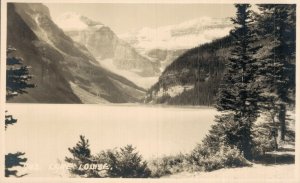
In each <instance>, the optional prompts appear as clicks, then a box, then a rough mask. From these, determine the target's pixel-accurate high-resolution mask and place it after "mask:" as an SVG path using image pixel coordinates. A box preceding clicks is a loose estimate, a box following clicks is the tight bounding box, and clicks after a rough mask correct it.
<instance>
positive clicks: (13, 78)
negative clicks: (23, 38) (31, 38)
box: [6, 46, 35, 99]
mask: <svg viewBox="0 0 300 183" xmlns="http://www.w3.org/2000/svg"><path fill="white" fill-rule="evenodd" d="M15 51H16V49H15V48H13V47H10V46H9V47H8V48H7V60H6V99H10V98H12V97H14V96H17V95H19V94H23V93H27V91H26V89H27V88H33V87H35V85H34V84H32V83H29V81H30V80H31V79H32V76H31V75H30V74H29V69H30V67H29V66H25V65H24V63H23V59H22V58H19V57H15V56H13V54H12V53H13V52H15Z"/></svg>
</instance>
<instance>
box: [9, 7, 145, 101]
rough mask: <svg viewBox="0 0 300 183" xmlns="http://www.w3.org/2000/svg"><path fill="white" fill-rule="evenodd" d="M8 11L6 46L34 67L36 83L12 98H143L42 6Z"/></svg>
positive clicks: (59, 99) (23, 99) (127, 99)
mask: <svg viewBox="0 0 300 183" xmlns="http://www.w3.org/2000/svg"><path fill="white" fill-rule="evenodd" d="M7 12H8V15H7V17H8V21H7V22H8V24H7V44H8V45H9V46H12V47H14V48H16V50H17V51H16V56H18V57H22V58H23V59H24V64H25V65H28V66H30V67H31V69H30V74H32V75H33V76H34V77H33V79H32V80H31V81H32V82H33V83H34V84H36V85H37V87H35V88H32V89H28V93H25V94H23V95H20V96H17V97H15V98H13V99H12V100H10V102H26V103H28V102H38V103H110V102H111V103H128V102H138V101H140V100H141V99H142V98H143V97H144V94H145V91H144V90H143V89H142V88H140V87H138V86H136V85H135V84H134V83H132V82H131V81H129V80H127V79H126V78H124V77H122V76H120V75H118V74H114V73H112V72H111V71H109V70H107V69H106V68H104V67H102V66H101V65H100V64H99V63H98V62H97V60H96V59H95V57H93V55H92V54H91V53H90V52H89V51H88V49H87V48H86V47H85V46H83V45H80V44H78V43H76V42H74V41H73V40H72V39H71V38H70V37H69V36H68V35H66V34H65V33H64V32H63V30H62V29H61V28H59V27H58V26H57V25H56V24H55V23H54V22H53V21H52V19H51V16H50V12H49V9H48V8H47V7H46V6H44V5H43V4H40V3H30V4H28V3H9V4H8V11H7ZM81 20H82V21H83V22H85V23H86V24H87V25H89V26H97V25H98V23H95V22H92V21H90V20H88V19H81ZM96 24H97V25H96ZM68 26H69V25H68ZM76 27H77V26H76ZM79 27H81V28H83V27H82V26H79ZM69 28H71V27H70V26H69Z"/></svg>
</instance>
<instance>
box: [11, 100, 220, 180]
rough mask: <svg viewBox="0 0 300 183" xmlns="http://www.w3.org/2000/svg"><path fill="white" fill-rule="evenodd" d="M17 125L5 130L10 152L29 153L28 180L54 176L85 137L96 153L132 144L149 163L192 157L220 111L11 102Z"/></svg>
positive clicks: (188, 108) (142, 106)
mask: <svg viewBox="0 0 300 183" xmlns="http://www.w3.org/2000/svg"><path fill="white" fill-rule="evenodd" d="M7 110H8V113H9V114H12V115H13V116H14V118H16V119H18V122H17V123H16V124H15V125H13V126H9V127H8V129H7V130H6V132H5V142H6V146H5V147H6V152H17V151H21V152H25V153H26V155H25V156H26V157H27V158H28V162H27V163H28V165H32V166H33V167H35V168H36V169H34V168H32V169H30V170H28V171H29V172H30V175H29V176H53V175H56V174H55V172H51V171H49V170H47V168H48V169H49V165H52V164H57V163H58V164H60V163H61V162H62V163H63V162H64V158H65V156H70V153H69V152H68V147H73V146H74V145H75V144H76V143H77V142H78V140H79V135H84V136H85V137H86V138H87V139H89V142H90V148H91V151H92V154H96V153H98V152H100V151H101V150H105V149H111V148H115V147H122V146H125V145H127V144H132V145H133V146H134V147H136V148H137V150H138V151H139V152H140V153H141V154H142V156H143V157H144V159H146V160H147V159H151V158H155V157H159V156H163V155H171V154H177V153H180V152H182V153H187V152H189V151H191V150H192V149H193V148H194V147H195V145H196V144H197V143H200V142H201V139H203V137H205V135H206V134H207V132H208V130H209V129H210V126H211V125H212V124H213V120H214V116H215V115H216V114H217V112H216V110H215V109H212V108H204V107H172V106H148V105H138V104H137V105H135V104H130V105H44V104H26V105H25V104H7Z"/></svg>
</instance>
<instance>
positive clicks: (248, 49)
mask: <svg viewBox="0 0 300 183" xmlns="http://www.w3.org/2000/svg"><path fill="white" fill-rule="evenodd" d="M235 7H236V8H237V13H236V18H233V19H232V21H233V23H234V25H235V28H234V30H232V31H231V35H232V37H233V48H232V50H231V57H230V58H229V61H228V63H227V65H226V66H227V68H226V69H227V70H226V73H225V76H224V80H223V84H222V85H221V87H220V91H219V95H218V99H217V105H216V107H217V109H218V110H219V111H222V112H225V113H231V114H232V115H233V122H234V123H229V124H228V126H227V128H228V129H230V130H228V131H227V133H226V141H227V142H228V143H229V144H231V145H236V146H237V147H238V148H239V149H240V150H241V151H242V152H243V154H244V156H245V158H247V159H252V145H253V144H252V136H251V130H252V126H253V122H254V121H255V120H256V119H257V117H258V113H259V112H258V109H259V108H258V100H259V87H258V84H257V83H256V81H255V79H256V70H257V66H258V65H257V60H256V59H255V58H254V54H255V53H256V52H257V50H258V47H254V46H253V43H254V42H255V41H256V39H255V38H256V35H254V33H253V30H252V29H251V27H252V23H253V17H252V13H251V11H250V10H249V8H250V5H249V4H236V5H235ZM224 115H225V114H223V116H224ZM226 115H228V114H226ZM220 119H222V116H221V117H220ZM217 121H218V122H224V120H217Z"/></svg>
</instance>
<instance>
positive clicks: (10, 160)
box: [5, 152, 27, 177]
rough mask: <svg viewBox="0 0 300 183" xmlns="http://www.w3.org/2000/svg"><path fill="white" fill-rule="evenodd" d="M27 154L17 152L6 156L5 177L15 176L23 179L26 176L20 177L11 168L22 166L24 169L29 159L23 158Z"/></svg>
mask: <svg viewBox="0 0 300 183" xmlns="http://www.w3.org/2000/svg"><path fill="white" fill-rule="evenodd" d="M24 155H25V153H22V152H17V153H8V154H6V155H5V177H9V176H15V177H23V176H25V175H26V174H23V175H18V171H17V170H11V168H14V167H17V166H20V167H24V163H26V161H27V158H22V156H24Z"/></svg>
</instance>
